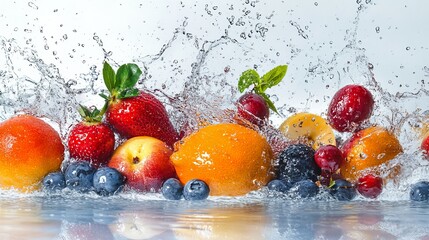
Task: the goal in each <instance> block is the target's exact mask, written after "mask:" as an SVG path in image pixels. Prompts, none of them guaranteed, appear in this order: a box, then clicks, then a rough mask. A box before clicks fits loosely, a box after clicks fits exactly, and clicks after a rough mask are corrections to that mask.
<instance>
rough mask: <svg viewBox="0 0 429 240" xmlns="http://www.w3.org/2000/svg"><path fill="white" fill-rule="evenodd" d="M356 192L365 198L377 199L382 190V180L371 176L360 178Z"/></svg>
mask: <svg viewBox="0 0 429 240" xmlns="http://www.w3.org/2000/svg"><path fill="white" fill-rule="evenodd" d="M357 190H358V192H359V193H360V194H361V195H362V196H364V197H366V198H377V197H378V195H380V193H381V192H382V190H383V179H381V178H380V177H377V176H374V175H372V174H368V175H365V176H363V177H360V178H359V179H358V183H357Z"/></svg>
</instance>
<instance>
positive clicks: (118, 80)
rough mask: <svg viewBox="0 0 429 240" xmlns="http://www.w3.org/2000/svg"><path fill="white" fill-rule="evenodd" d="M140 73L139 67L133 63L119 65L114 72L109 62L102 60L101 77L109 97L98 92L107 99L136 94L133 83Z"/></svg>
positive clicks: (113, 99)
mask: <svg viewBox="0 0 429 240" xmlns="http://www.w3.org/2000/svg"><path fill="white" fill-rule="evenodd" d="M141 74H142V71H141V70H140V68H139V67H138V66H137V65H136V64H133V63H128V64H124V65H121V66H120V67H119V68H118V70H117V72H116V73H115V71H114V70H113V68H112V67H111V66H110V65H109V63H107V62H104V65H103V79H104V84H105V85H106V87H107V90H109V93H110V97H109V96H106V95H104V94H100V96H101V97H103V98H104V99H106V100H109V101H115V100H116V99H124V98H129V97H135V96H137V95H138V94H139V90H138V89H137V88H135V85H136V83H137V81H138V80H139V78H140V75H141Z"/></svg>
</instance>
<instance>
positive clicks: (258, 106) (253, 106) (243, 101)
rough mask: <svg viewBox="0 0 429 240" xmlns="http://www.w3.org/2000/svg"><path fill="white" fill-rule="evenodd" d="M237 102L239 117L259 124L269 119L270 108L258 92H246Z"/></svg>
mask: <svg viewBox="0 0 429 240" xmlns="http://www.w3.org/2000/svg"><path fill="white" fill-rule="evenodd" d="M237 102H238V116H239V117H241V118H243V119H245V120H247V121H249V122H251V123H253V124H256V125H258V126H260V125H262V124H263V123H264V121H266V120H268V117H269V115H270V109H269V107H268V104H267V103H266V102H265V99H264V98H263V97H262V96H260V95H258V94H256V93H246V94H244V95H242V96H241V97H240V98H239V99H238V101H237Z"/></svg>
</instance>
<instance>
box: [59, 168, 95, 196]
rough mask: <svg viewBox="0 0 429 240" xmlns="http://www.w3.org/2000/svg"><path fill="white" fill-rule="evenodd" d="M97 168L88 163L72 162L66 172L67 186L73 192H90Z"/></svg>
mask: <svg viewBox="0 0 429 240" xmlns="http://www.w3.org/2000/svg"><path fill="white" fill-rule="evenodd" d="M94 173H95V168H93V167H92V166H91V165H90V164H89V163H88V162H72V163H70V164H69V165H68V166H67V168H66V171H65V174H64V176H65V179H66V185H67V187H68V188H69V189H71V190H76V191H78V192H88V191H90V190H91V189H92V187H93V184H92V181H93V177H94Z"/></svg>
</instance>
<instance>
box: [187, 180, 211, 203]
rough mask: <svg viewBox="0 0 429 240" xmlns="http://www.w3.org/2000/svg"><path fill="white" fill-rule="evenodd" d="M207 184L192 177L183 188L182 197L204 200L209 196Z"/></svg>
mask: <svg viewBox="0 0 429 240" xmlns="http://www.w3.org/2000/svg"><path fill="white" fill-rule="evenodd" d="M209 193H210V189H209V186H208V185H207V184H206V183H205V182H203V181H202V180H199V179H192V180H190V181H189V182H187V183H186V184H185V187H184V188H183V197H184V198H185V199H186V200H204V199H206V198H207V197H208V196H209Z"/></svg>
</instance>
